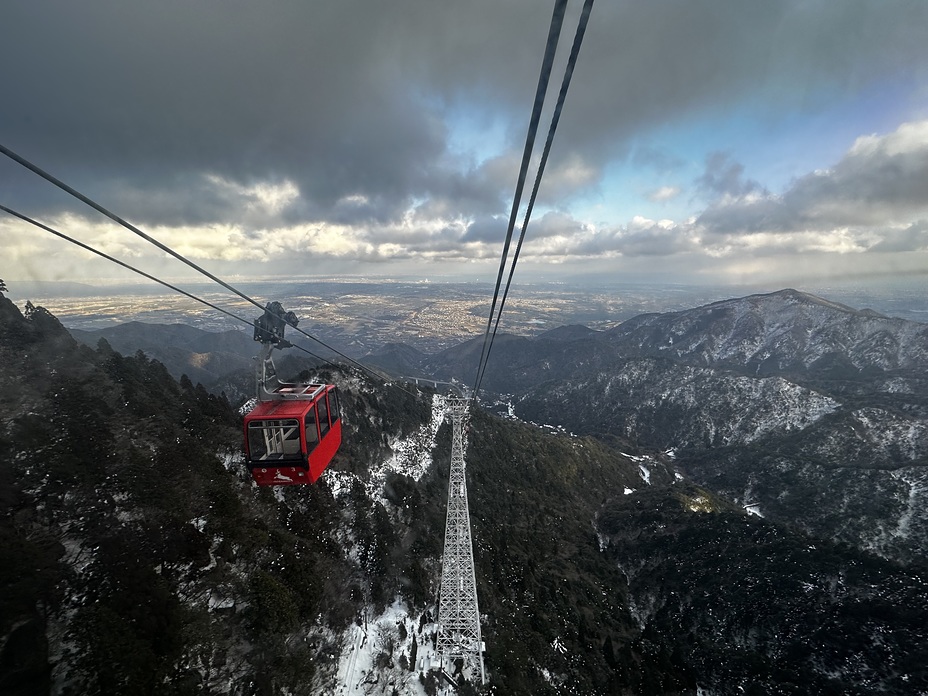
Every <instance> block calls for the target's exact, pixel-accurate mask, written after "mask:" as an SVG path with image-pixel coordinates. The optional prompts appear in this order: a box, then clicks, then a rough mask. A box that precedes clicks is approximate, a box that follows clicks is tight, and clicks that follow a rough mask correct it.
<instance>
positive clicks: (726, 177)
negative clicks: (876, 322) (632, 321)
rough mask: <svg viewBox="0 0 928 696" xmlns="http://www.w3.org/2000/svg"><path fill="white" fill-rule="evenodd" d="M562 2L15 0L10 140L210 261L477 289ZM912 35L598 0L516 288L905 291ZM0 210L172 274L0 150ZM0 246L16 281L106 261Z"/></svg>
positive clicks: (916, 92)
mask: <svg viewBox="0 0 928 696" xmlns="http://www.w3.org/2000/svg"><path fill="white" fill-rule="evenodd" d="M580 5H581V2H580V0H571V2H570V4H569V7H568V15H567V19H566V20H565V26H564V34H563V36H562V39H561V47H560V49H559V52H558V59H557V63H556V64H555V70H554V73H553V76H552V94H550V95H549V103H553V101H554V97H555V96H556V90H557V87H558V85H559V83H560V79H561V75H562V72H563V65H564V63H565V62H566V55H567V52H568V49H569V45H570V41H571V40H572V37H573V31H574V27H575V26H576V22H577V17H578V15H579V10H580ZM552 7H553V0H468V2H435V0H390V1H389V2H382V1H377V0H332V1H329V2H321V1H316V2H310V1H308V0H269V1H267V2H255V1H254V0H158V2H126V1H125V0H82V1H81V2H73V1H71V0H60V1H57V2H53V1H49V0H30V1H29V2H12V3H6V4H5V5H4V8H3V10H2V22H0V84H2V86H3V94H2V97H0V143H2V144H4V145H5V146H6V147H8V148H10V149H12V150H14V151H16V152H18V153H19V154H20V155H22V156H24V157H26V158H27V159H29V160H31V161H33V162H35V163H36V164H37V165H39V166H41V167H43V168H45V169H46V170H48V171H49V172H50V173H52V174H53V175H55V176H57V177H59V178H61V179H63V180H64V181H65V182H67V183H69V184H70V185H72V186H73V187H75V188H76V189H78V190H79V191H81V192H83V193H85V194H87V195H89V196H91V197H92V198H94V199H95V200H97V201H98V202H100V203H101V204H102V205H104V206H106V207H108V208H110V209H111V210H113V211H114V212H116V213H117V214H119V215H121V216H122V217H124V218H126V219H128V220H130V221H131V222H133V223H135V224H136V225H138V226H139V227H140V228H142V229H143V230H145V231H146V232H147V233H149V234H151V235H152V236H154V237H156V238H158V239H160V240H161V241H163V242H165V243H166V244H168V245H169V246H171V247H173V248H175V249H177V250H178V251H180V252H181V253H184V254H186V255H188V256H189V257H190V258H192V259H193V260H194V261H196V262H197V263H200V264H201V265H203V266H205V267H206V268H208V269H209V270H211V271H213V272H215V273H217V274H220V275H223V276H227V277H230V278H234V277H250V276H262V277H266V276H275V275H280V276H294V275H321V276H345V277H347V276H358V275H364V276H388V277H391V276H392V277H396V276H404V275H412V276H416V277H427V278H430V279H439V278H442V277H456V278H461V277H467V278H474V279H480V280H484V281H490V280H493V279H495V276H496V270H497V267H498V263H499V254H500V251H501V249H502V243H503V239H504V235H505V231H506V224H507V221H508V216H509V208H510V205H511V201H512V196H513V191H514V188H515V183H516V177H517V173H518V165H519V161H520V158H521V152H522V146H523V143H524V139H525V132H526V127H527V123H528V118H529V115H530V109H531V104H532V99H533V96H534V91H535V86H536V83H537V79H538V70H539V67H540V63H541V58H542V53H543V49H544V42H545V37H546V34H547V30H548V24H549V22H550V14H551V8H552ZM926 27H928V2H922V1H921V0H909V1H894V0H872V1H870V2H861V1H855V0H846V1H841V2H835V1H834V0H804V1H798V0H783V1H779V2H769V1H767V0H752V1H747V0H726V1H724V2H723V1H721V0H705V1H701V2H693V1H692V0H656V1H654V2H632V1H629V0H599V2H597V3H596V5H595V6H594V8H593V13H592V17H591V20H590V26H589V29H588V32H587V35H586V40H585V42H584V45H583V49H582V51H581V54H580V60H579V62H578V65H577V69H576V72H575V73H574V80H573V83H572V86H571V91H570V94H569V95H568V99H567V103H566V106H565V108H564V113H563V116H562V118H561V123H560V128H559V130H558V135H557V139H556V140H555V143H554V148H553V150H552V153H551V158H550V160H549V164H548V170H547V173H546V176H545V180H544V182H543V184H542V188H541V191H540V194H539V202H538V205H537V206H536V210H535V213H534V218H533V222H532V224H531V225H530V227H529V230H528V235H527V238H526V244H525V248H524V250H523V259H522V261H521V262H520V265H519V270H518V271H517V275H516V279H517V281H519V280H523V281H527V280H534V279H538V278H545V279H549V280H575V279H577V278H580V277H585V278H596V279H599V278H609V279H611V280H617V281H621V280H630V281H635V280H658V281H672V282H681V283H751V282H753V283H758V282H760V283H765V284H768V285H771V286H787V285H790V286H794V287H801V286H803V285H810V284H813V285H814V284H815V283H817V282H821V281H827V280H829V279H835V278H861V277H868V278H893V279H899V278H904V279H905V278H907V279H909V280H910V282H911V283H913V284H919V283H921V284H924V283H925V281H926V278H928V41H926V40H925V36H926ZM549 118H550V115H549V112H548V111H546V113H545V115H544V116H543V118H542V128H541V137H542V138H543V134H544V132H545V131H546V130H547V123H548V120H549ZM0 203H2V204H4V205H7V206H9V207H11V208H14V209H17V210H19V211H20V212H22V213H24V214H26V215H29V216H32V217H34V218H37V219H38V220H40V221H42V222H44V223H46V224H48V225H50V226H52V227H55V228H57V229H59V230H61V231H62V232H65V233H67V234H70V235H72V236H75V237H78V238H80V239H81V240H83V241H85V242H87V243H89V244H92V245H94V246H96V247H98V248H100V249H101V250H103V251H106V252H107V253H110V254H112V255H115V256H118V257H119V258H122V259H124V260H125V261H127V262H129V263H132V264H135V265H138V266H140V267H142V268H144V269H145V270H147V271H149V272H152V273H156V274H162V275H164V276H165V277H170V278H178V277H183V276H185V275H187V274H188V269H186V268H185V267H183V266H180V265H179V264H178V263H177V262H176V261H173V260H169V259H166V258H165V256H164V254H163V253H162V252H160V251H158V250H156V249H154V248H153V247H151V246H150V245H147V243H145V242H144V241H142V240H141V239H139V238H137V237H135V236H133V235H132V234H131V233H129V232H127V231H125V230H123V229H122V228H119V227H116V226H115V225H113V224H109V223H107V222H106V221H105V220H104V219H103V218H101V216H99V215H98V214H97V213H95V212H93V211H92V210H90V209H88V208H86V207H85V206H83V205H82V204H80V203H78V202H76V201H75V200H73V199H71V198H70V197H69V196H67V195H66V194H64V193H62V192H60V191H58V190H57V189H54V188H53V187H52V186H51V185H50V184H47V183H46V182H44V181H42V180H41V179H39V178H38V177H36V176H35V175H34V174H32V173H30V172H28V171H27V170H25V169H23V168H22V167H20V166H19V165H17V164H15V163H14V162H12V161H10V160H9V159H7V158H6V157H3V156H0ZM0 239H2V240H3V241H2V244H3V248H4V252H5V253H4V254H3V255H2V260H0V277H2V278H4V279H6V280H7V281H8V282H9V281H10V280H16V279H27V278H28V279H40V280H60V279H68V280H86V279H99V278H106V277H114V278H115V277H119V275H120V270H119V269H118V268H117V267H116V266H113V265H112V264H108V263H107V262H105V261H102V260H97V259H93V258H92V257H90V256H89V255H88V254H87V253H86V252H82V251H80V250H78V249H76V248H75V247H73V246H71V245H68V244H67V243H66V242H62V241H60V240H57V239H56V238H54V237H51V236H50V235H48V234H47V233H45V232H42V231H40V230H37V229H35V228H32V227H29V226H27V225H25V224H24V223H22V222H19V221H15V220H13V219H11V218H9V217H8V216H6V215H5V214H3V213H0Z"/></svg>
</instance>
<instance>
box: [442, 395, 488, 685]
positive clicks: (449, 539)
mask: <svg viewBox="0 0 928 696" xmlns="http://www.w3.org/2000/svg"><path fill="white" fill-rule="evenodd" d="M467 404H468V399H462V398H449V399H448V410H449V412H450V415H451V475H450V477H449V483H448V516H447V519H446V522H445V551H444V555H443V557H442V569H441V594H440V595H439V602H438V654H439V655H440V657H441V660H442V665H443V666H444V667H445V668H446V669H448V670H449V671H450V665H451V664H452V663H453V661H454V660H456V659H458V658H463V660H464V665H465V667H469V668H470V670H471V673H472V674H473V673H474V672H476V671H479V673H480V682H481V683H483V682H484V681H485V676H484V671H483V641H482V640H481V638H480V611H479V610H478V608H477V582H476V579H475V577H474V551H473V545H472V543H471V538H470V512H469V510H468V507H467V481H466V478H465V464H464V438H463V434H462V429H463V421H464V416H465V415H466V413H467Z"/></svg>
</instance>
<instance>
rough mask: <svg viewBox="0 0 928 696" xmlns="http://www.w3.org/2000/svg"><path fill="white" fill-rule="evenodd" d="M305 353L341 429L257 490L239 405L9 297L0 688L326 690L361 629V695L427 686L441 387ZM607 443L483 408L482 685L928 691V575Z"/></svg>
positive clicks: (2, 378)
mask: <svg viewBox="0 0 928 696" xmlns="http://www.w3.org/2000/svg"><path fill="white" fill-rule="evenodd" d="M282 364H287V363H283V362H282ZM286 369H288V370H289V369H294V370H299V369H304V370H307V371H308V372H306V373H304V377H306V376H309V375H310V374H311V375H313V376H316V377H320V378H324V379H331V380H334V381H335V382H336V383H337V384H338V385H339V388H340V390H341V392H342V401H343V406H344V427H345V433H346V437H345V441H344V445H343V447H342V450H341V451H340V453H339V455H338V456H337V458H336V460H335V461H334V462H333V464H332V465H331V466H330V467H329V469H328V470H327V471H326V472H325V474H324V475H323V476H322V478H321V479H320V481H319V483H318V484H317V485H314V486H311V487H294V488H287V489H277V490H269V489H259V488H257V487H255V486H254V485H253V484H252V483H251V480H250V477H249V476H248V474H247V472H246V471H245V470H244V467H243V466H242V463H241V456H240V452H239V448H240V439H241V432H240V427H241V416H240V415H239V413H238V412H237V410H236V407H237V406H238V403H237V402H236V403H230V401H229V399H228V398H227V397H226V395H225V394H222V393H220V394H211V393H209V392H207V391H206V390H205V389H203V388H202V387H200V386H198V385H194V384H193V383H192V382H191V381H190V380H189V379H184V378H182V379H180V380H179V381H176V380H174V379H173V378H172V377H171V376H170V375H169V374H168V373H167V372H166V370H165V369H164V368H163V366H162V365H161V364H160V363H158V362H155V361H152V360H150V359H149V358H147V357H146V356H145V355H144V354H141V353H140V354H137V355H135V356H132V357H124V356H121V355H119V354H118V353H116V352H114V351H113V350H112V349H111V348H110V347H109V346H108V345H107V344H105V343H101V344H100V345H99V346H98V347H97V348H96V349H92V348H89V347H86V346H81V345H79V344H78V343H76V342H75V341H74V340H73V339H72V338H71V337H70V336H69V335H68V334H67V332H66V331H65V330H64V329H63V328H62V327H61V325H60V324H59V323H58V322H57V320H56V319H55V318H54V317H53V316H52V315H51V314H49V313H48V312H47V311H45V310H44V309H41V308H30V309H29V310H28V311H27V313H26V315H25V316H24V315H23V314H21V313H20V311H19V310H18V309H17V308H16V307H15V306H13V305H12V303H10V302H9V301H7V300H6V299H5V298H0V388H2V389H0V406H2V413H3V419H2V428H0V505H2V508H0V540H2V544H0V556H2V557H0V597H2V600H0V693H4V694H16V695H22V696H25V695H26V694H30V695H31V694H45V693H48V694H241V695H245V694H256V695H257V694H261V695H264V694H268V695H270V694H281V695H283V694H293V695H297V694H327V693H333V692H336V687H338V686H339V685H340V684H341V682H339V679H341V678H342V676H343V674H344V671H343V667H344V664H345V662H346V659H347V656H349V655H350V654H351V651H350V640H351V636H353V635H355V633H356V632H357V631H368V633H367V634H366V635H367V640H368V641H370V644H371V646H372V647H371V648H370V649H371V650H372V655H373V662H372V665H371V667H370V670H369V671H367V672H365V673H364V675H363V677H359V685H358V686H357V689H359V690H356V691H354V693H369V694H385V695H386V694H393V693H397V694H416V695H417V696H418V695H419V694H433V693H435V690H436V687H437V682H436V679H435V676H434V675H433V674H431V673H426V672H425V671H424V664H423V662H422V653H424V652H425V651H426V650H427V648H428V646H429V645H430V642H431V640H432V637H433V636H432V634H431V630H432V624H431V620H432V619H434V613H433V612H434V606H435V598H436V593H437V589H438V588H437V586H436V583H437V580H438V577H439V562H440V555H441V549H442V535H443V532H444V505H445V497H446V487H447V475H448V467H449V462H450V432H449V429H448V427H447V425H442V426H441V427H439V422H440V419H441V416H442V411H441V408H440V404H441V402H440V399H439V400H436V399H433V398H432V396H430V395H422V396H414V395H413V394H411V393H409V392H407V391H405V390H404V389H401V388H400V387H399V386H398V385H383V384H375V383H371V382H369V381H367V380H365V379H364V378H362V377H361V376H359V375H357V374H353V373H349V372H343V371H341V370H337V369H334V368H331V367H329V368H325V369H320V368H318V367H313V366H311V365H308V364H305V363H303V364H302V366H301V364H300V362H299V361H294V362H291V363H289V364H288V367H287V368H286ZM236 379H244V375H242V376H239V377H237V378H235V379H232V378H230V380H231V381H230V383H231V382H234V381H235V380H236ZM430 433H433V434H430ZM610 443H611V445H607V444H604V443H603V442H601V441H598V440H594V439H592V438H580V437H571V436H568V435H564V434H556V433H553V432H551V431H549V430H543V429H540V428H537V427H534V426H530V425H526V424H523V423H519V422H515V421H511V420H503V419H500V418H497V417H495V416H493V415H490V414H488V413H485V412H482V411H480V410H474V411H473V412H472V415H471V417H470V419H469V428H468V433H467V455H466V456H467V462H468V487H469V492H470V509H471V515H472V528H473V535H474V555H475V562H476V573H477V581H478V595H479V599H480V603H481V607H480V608H481V614H482V615H483V637H484V639H485V641H486V644H487V653H486V664H487V672H488V678H489V683H488V685H487V687H485V690H486V691H487V693H495V694H533V695H534V694H583V695H586V694H646V693H667V694H695V693H696V691H697V688H699V689H702V690H703V692H704V693H718V694H728V693H742V690H745V691H748V692H751V693H796V694H799V693H861V694H863V693H872V692H874V691H880V692H882V693H888V694H911V693H920V692H924V691H926V690H928V674H926V669H925V664H926V659H925V657H926V656H925V654H924V647H925V645H926V644H928V636H926V633H925V632H926V628H925V626H926V625H928V621H926V618H928V617H926V616H925V614H924V607H925V606H928V578H926V575H925V573H924V571H922V570H918V569H913V568H911V567H910V568H903V567H901V566H898V565H894V564H891V563H888V562H885V561H880V560H878V559H875V558H873V557H870V556H867V555H866V554H863V553H861V552H859V551H855V550H853V549H850V548H845V547H840V546H836V545H834V544H832V543H829V542H827V541H822V540H819V539H814V538H811V537H807V536H803V535H799V534H795V533H792V532H787V531H784V530H783V529H781V528H778V527H776V526H775V525H772V524H770V523H768V522H766V521H764V520H761V519H758V518H752V517H749V516H747V515H746V514H745V513H744V511H743V509H741V508H740V507H739V506H735V505H732V504H731V503H728V502H726V501H725V500H724V499H723V498H720V497H719V496H717V495H715V494H713V493H712V492H710V491H708V490H706V489H703V488H699V487H696V486H694V485H693V484H691V483H688V482H686V481H683V480H681V479H680V477H679V475H678V474H677V472H676V471H675V468H676V467H675V463H674V461H673V460H672V459H669V458H667V457H665V456H664V455H661V454H658V453H655V452H644V451H639V450H636V449H635V448H634V446H633V445H631V444H630V443H628V442H625V441H623V440H622V439H621V438H618V437H614V438H612V439H611V440H610ZM391 606H392V607H396V606H401V607H402V608H403V609H402V611H403V615H404V616H406V617H407V618H406V619H404V620H402V621H399V622H393V624H392V625H390V624H389V623H384V620H383V619H382V617H383V616H387V615H388V614H385V613H384V612H385V610H386V609H387V607H391ZM417 653H419V654H418V656H417ZM341 685H343V684H341ZM352 688H354V687H352ZM475 689H476V690H478V691H479V688H477V687H475V686H472V685H467V686H465V687H464V688H463V689H462V692H461V693H467V692H471V693H472V692H473V691H474V690H475Z"/></svg>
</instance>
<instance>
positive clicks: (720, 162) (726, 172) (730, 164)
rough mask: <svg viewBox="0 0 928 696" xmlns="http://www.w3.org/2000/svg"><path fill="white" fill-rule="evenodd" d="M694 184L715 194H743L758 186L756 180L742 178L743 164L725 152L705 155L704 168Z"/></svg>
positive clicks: (755, 189)
mask: <svg viewBox="0 0 928 696" xmlns="http://www.w3.org/2000/svg"><path fill="white" fill-rule="evenodd" d="M696 185H697V186H699V188H701V189H703V190H705V191H708V192H709V193H710V194H714V195H716V196H745V195H747V194H749V193H751V192H753V191H757V190H758V189H759V188H760V184H758V183H757V182H756V181H751V180H750V179H745V178H744V165H742V164H741V163H740V162H735V161H734V160H732V159H731V156H730V155H729V154H727V153H725V152H713V153H710V154H709V156H708V157H706V169H705V171H704V172H703V174H702V176H700V177H699V178H698V179H697V180H696Z"/></svg>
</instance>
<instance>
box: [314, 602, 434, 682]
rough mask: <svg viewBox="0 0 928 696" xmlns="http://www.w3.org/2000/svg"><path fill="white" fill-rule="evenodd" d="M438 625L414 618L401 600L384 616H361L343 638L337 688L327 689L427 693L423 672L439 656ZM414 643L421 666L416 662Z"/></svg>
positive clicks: (417, 660) (390, 607) (336, 677)
mask: <svg viewBox="0 0 928 696" xmlns="http://www.w3.org/2000/svg"><path fill="white" fill-rule="evenodd" d="M420 626H421V632H420ZM432 628H433V626H432V625H431V624H426V625H422V624H420V622H419V619H418V618H414V617H411V616H410V614H409V610H408V608H407V607H406V605H405V604H404V603H403V602H402V601H400V600H399V599H397V600H396V601H395V602H394V603H393V604H392V605H391V606H389V607H387V608H386V610H385V611H384V613H383V614H381V615H380V616H377V617H374V618H361V619H359V620H358V622H356V623H355V624H354V625H352V626H351V627H350V628H349V629H348V630H347V631H346V632H345V633H344V634H343V636H342V638H343V641H342V652H341V655H340V656H339V659H338V669H337V672H336V676H335V685H334V691H332V690H327V691H325V692H324V693H326V694H334V696H381V695H383V696H389V695H390V694H400V695H401V696H425V687H424V686H423V685H422V683H421V682H420V681H419V674H420V673H422V672H424V671H426V670H428V669H429V666H430V664H431V661H432V658H433V657H434V655H435V650H434V647H433V644H432V630H431V629H432ZM404 636H405V638H404ZM413 642H415V643H416V657H415V660H416V664H414V665H410V664H409V660H410V657H411V655H412V644H413ZM403 664H405V665H406V667H403V666H402V665H403ZM410 666H411V667H412V669H409V667H410Z"/></svg>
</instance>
